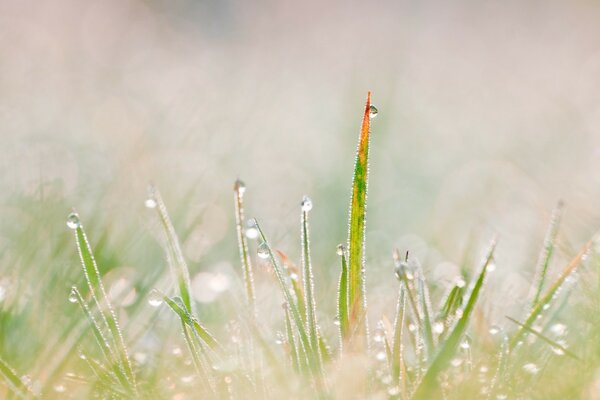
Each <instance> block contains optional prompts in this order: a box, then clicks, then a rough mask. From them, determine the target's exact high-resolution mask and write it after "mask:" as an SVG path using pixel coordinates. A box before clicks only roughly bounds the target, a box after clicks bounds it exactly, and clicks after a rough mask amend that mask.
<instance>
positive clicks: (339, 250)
mask: <svg viewBox="0 0 600 400" xmlns="http://www.w3.org/2000/svg"><path fill="white" fill-rule="evenodd" d="M345 250H346V248H345V247H344V245H343V244H341V243H340V244H338V245H337V248H336V249H335V252H336V253H337V255H338V256H341V255H343V254H344V251H345Z"/></svg>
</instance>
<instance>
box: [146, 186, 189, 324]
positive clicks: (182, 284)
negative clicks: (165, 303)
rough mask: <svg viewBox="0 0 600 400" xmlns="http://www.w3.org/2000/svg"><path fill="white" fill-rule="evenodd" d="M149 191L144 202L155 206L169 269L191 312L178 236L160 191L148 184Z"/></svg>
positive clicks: (186, 271) (187, 270) (187, 282)
mask: <svg viewBox="0 0 600 400" xmlns="http://www.w3.org/2000/svg"><path fill="white" fill-rule="evenodd" d="M149 192H150V193H149V196H150V197H149V199H148V200H147V203H146V204H150V205H152V206H153V207H152V208H155V209H156V211H157V213H158V217H159V219H160V222H161V225H162V227H163V230H164V233H165V239H166V244H167V248H166V250H167V259H168V261H169V264H170V265H171V271H172V273H173V275H174V277H175V282H176V283H177V286H178V288H179V296H181V299H182V300H183V304H184V305H185V307H186V308H187V309H188V310H189V311H190V313H192V314H193V312H194V307H193V302H192V291H191V289H190V271H189V269H188V267H187V263H186V261H185V258H184V257H183V252H182V251H181V244H180V243H179V238H178V237H177V233H175V228H174V227H173V222H172V221H171V218H170V217H169V213H168V212H167V207H166V206H165V203H164V201H163V199H162V196H161V195H160V192H159V191H158V189H157V188H155V187H154V186H150V188H149Z"/></svg>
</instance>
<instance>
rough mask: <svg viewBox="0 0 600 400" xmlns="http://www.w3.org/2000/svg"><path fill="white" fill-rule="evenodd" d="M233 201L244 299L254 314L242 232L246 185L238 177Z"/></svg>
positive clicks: (253, 302)
mask: <svg viewBox="0 0 600 400" xmlns="http://www.w3.org/2000/svg"><path fill="white" fill-rule="evenodd" d="M233 191H234V203H235V226H236V232H237V240H238V247H239V252H240V258H241V262H242V267H243V270H244V286H245V288H246V299H247V301H248V305H249V306H250V309H251V310H252V312H253V313H254V314H256V306H255V294H254V276H253V272H252V259H251V258H250V254H249V253H248V241H247V240H246V235H245V232H244V222H245V220H244V193H245V192H246V186H245V185H244V183H243V182H242V181H240V180H239V179H238V180H237V181H235V184H234V186H233Z"/></svg>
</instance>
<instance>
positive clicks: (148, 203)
mask: <svg viewBox="0 0 600 400" xmlns="http://www.w3.org/2000/svg"><path fill="white" fill-rule="evenodd" d="M144 206H146V208H156V200H155V199H154V198H152V197H150V198H147V199H146V200H145V201H144Z"/></svg>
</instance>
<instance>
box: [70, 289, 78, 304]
mask: <svg viewBox="0 0 600 400" xmlns="http://www.w3.org/2000/svg"><path fill="white" fill-rule="evenodd" d="M69 303H77V289H75V287H72V288H71V293H69Z"/></svg>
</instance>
